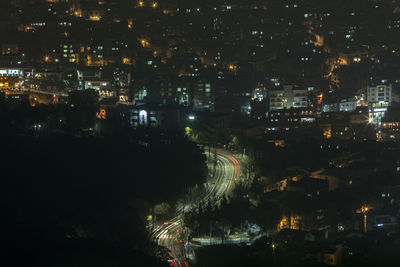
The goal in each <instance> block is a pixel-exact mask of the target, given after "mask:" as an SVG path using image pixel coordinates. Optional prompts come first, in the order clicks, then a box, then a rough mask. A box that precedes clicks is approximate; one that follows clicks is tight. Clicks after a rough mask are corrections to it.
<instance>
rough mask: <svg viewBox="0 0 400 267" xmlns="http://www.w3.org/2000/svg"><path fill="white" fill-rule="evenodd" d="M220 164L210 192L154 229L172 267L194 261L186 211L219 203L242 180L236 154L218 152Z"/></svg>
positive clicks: (186, 265) (188, 204)
mask: <svg viewBox="0 0 400 267" xmlns="http://www.w3.org/2000/svg"><path fill="white" fill-rule="evenodd" d="M216 153H217V155H216V156H217V164H216V166H215V173H214V177H213V181H212V182H211V183H210V185H209V186H208V187H207V191H206V193H205V194H203V196H202V197H200V198H199V199H195V200H192V203H185V204H184V207H183V208H182V209H180V210H179V212H178V213H177V215H176V216H175V217H174V218H172V219H170V220H169V221H168V222H165V223H164V224H162V225H159V226H157V227H155V228H154V230H153V232H152V237H153V239H154V240H155V241H157V243H158V244H159V245H161V246H163V247H165V248H166V249H167V252H168V253H169V256H170V257H171V258H172V260H171V261H170V265H171V266H175V267H188V266H189V260H190V259H191V253H190V245H189V244H185V241H184V240H185V238H184V235H185V227H184V225H183V219H182V215H183V210H185V211H188V210H189V209H197V208H198V205H199V203H200V202H203V201H212V202H218V201H219V200H220V199H221V198H222V197H223V196H224V195H229V193H230V192H232V189H233V185H234V183H235V181H236V180H237V179H238V178H239V175H240V171H241V165H240V161H239V160H238V159H237V158H236V157H234V156H233V155H232V154H230V153H228V152H225V151H223V150H216Z"/></svg>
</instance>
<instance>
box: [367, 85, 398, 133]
mask: <svg viewBox="0 0 400 267" xmlns="http://www.w3.org/2000/svg"><path fill="white" fill-rule="evenodd" d="M367 103H368V107H369V119H370V121H371V123H373V124H375V125H377V126H378V127H379V126H380V124H381V120H382V118H383V117H384V116H385V113H386V111H387V109H388V107H389V106H390V105H391V103H392V85H391V84H389V83H387V81H385V80H382V81H381V82H380V83H377V84H370V85H369V86H368V88H367Z"/></svg>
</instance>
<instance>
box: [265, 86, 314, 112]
mask: <svg viewBox="0 0 400 267" xmlns="http://www.w3.org/2000/svg"><path fill="white" fill-rule="evenodd" d="M307 94H308V91H307V89H303V88H296V87H294V86H293V85H284V86H283V88H282V89H273V90H271V91H269V110H270V111H271V110H279V109H290V108H306V107H308V95H307Z"/></svg>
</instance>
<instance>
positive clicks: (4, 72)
mask: <svg viewBox="0 0 400 267" xmlns="http://www.w3.org/2000/svg"><path fill="white" fill-rule="evenodd" d="M0 75H3V76H18V70H0Z"/></svg>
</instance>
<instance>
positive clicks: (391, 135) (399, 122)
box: [378, 109, 400, 142]
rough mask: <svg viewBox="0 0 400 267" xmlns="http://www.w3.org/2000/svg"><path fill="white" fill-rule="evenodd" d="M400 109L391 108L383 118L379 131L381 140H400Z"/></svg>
mask: <svg viewBox="0 0 400 267" xmlns="http://www.w3.org/2000/svg"><path fill="white" fill-rule="evenodd" d="M399 111H400V110H399V109H396V110H393V109H389V110H388V112H387V113H386V115H385V117H384V118H382V122H381V128H380V131H379V132H378V139H379V140H380V141H383V142H386V141H394V142H399V141H400V115H399Z"/></svg>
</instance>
